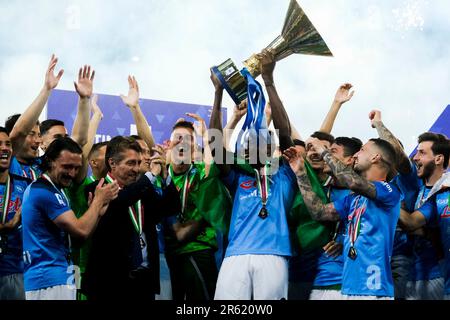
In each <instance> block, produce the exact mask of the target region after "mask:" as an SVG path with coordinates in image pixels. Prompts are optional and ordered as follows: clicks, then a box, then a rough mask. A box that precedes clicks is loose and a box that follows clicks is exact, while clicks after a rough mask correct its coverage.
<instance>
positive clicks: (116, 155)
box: [105, 136, 142, 171]
mask: <svg viewBox="0 0 450 320" xmlns="http://www.w3.org/2000/svg"><path fill="white" fill-rule="evenodd" d="M128 149H131V150H134V151H136V152H138V153H142V148H141V146H140V145H139V143H138V142H137V141H136V140H133V139H130V138H129V137H122V136H117V137H114V138H112V139H111V140H110V141H109V142H108V144H107V146H106V154H105V164H106V168H107V169H108V171H109V170H111V167H110V165H109V159H114V160H115V161H117V162H120V161H121V160H122V159H123V156H122V153H123V152H125V151H126V150H128Z"/></svg>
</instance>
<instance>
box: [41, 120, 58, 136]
mask: <svg viewBox="0 0 450 320" xmlns="http://www.w3.org/2000/svg"><path fill="white" fill-rule="evenodd" d="M54 126H63V127H64V122H63V121H61V120H57V119H47V120H44V121H42V122H41V125H40V126H39V130H41V136H43V135H44V134H46V133H47V132H48V130H50V129H51V128H52V127H54Z"/></svg>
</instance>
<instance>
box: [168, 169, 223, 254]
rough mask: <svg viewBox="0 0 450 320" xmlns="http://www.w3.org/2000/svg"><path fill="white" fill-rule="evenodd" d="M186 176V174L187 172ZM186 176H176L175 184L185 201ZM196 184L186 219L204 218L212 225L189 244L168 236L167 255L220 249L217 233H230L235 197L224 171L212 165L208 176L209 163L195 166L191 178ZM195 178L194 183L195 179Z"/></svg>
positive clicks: (193, 184)
mask: <svg viewBox="0 0 450 320" xmlns="http://www.w3.org/2000/svg"><path fill="white" fill-rule="evenodd" d="M185 174H186V173H185ZM185 174H181V175H173V176H172V181H173V183H174V184H175V186H176V187H177V189H178V190H179V192H180V199H181V200H182V192H183V186H184V184H185V181H186V176H185ZM188 179H189V181H192V183H191V186H190V189H189V192H188V196H187V205H186V209H185V212H184V213H183V218H184V220H185V221H188V220H199V219H200V218H203V219H204V220H206V222H207V223H208V226H207V227H206V228H205V229H204V230H203V231H202V232H201V233H200V234H199V235H197V237H196V238H195V239H193V240H192V241H189V242H187V243H179V242H178V241H177V240H176V239H175V238H174V236H173V235H172V234H170V233H166V235H165V242H166V253H168V254H183V253H189V252H195V251H200V250H206V249H212V250H217V239H216V230H219V231H220V232H221V233H222V234H227V232H228V228H229V223H230V217H231V197H230V194H229V192H228V190H227V189H226V188H225V186H224V185H223V184H222V181H221V180H220V171H219V169H218V168H217V166H216V165H215V164H214V163H212V164H211V166H210V170H209V174H208V176H206V171H205V164H204V163H195V164H193V165H192V167H191V170H190V171H189V176H188ZM191 179H192V180H191Z"/></svg>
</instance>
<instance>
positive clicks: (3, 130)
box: [0, 127, 9, 136]
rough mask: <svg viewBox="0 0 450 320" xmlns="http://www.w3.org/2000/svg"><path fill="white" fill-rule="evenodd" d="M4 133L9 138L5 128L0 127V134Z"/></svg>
mask: <svg viewBox="0 0 450 320" xmlns="http://www.w3.org/2000/svg"><path fill="white" fill-rule="evenodd" d="M2 132H3V133H6V135H8V136H9V132H8V130H6V128H5V127H0V133H2Z"/></svg>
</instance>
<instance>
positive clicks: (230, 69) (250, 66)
mask: <svg viewBox="0 0 450 320" xmlns="http://www.w3.org/2000/svg"><path fill="white" fill-rule="evenodd" d="M266 49H268V50H270V51H271V52H272V53H273V54H274V57H275V61H279V60H281V59H283V58H286V57H287V56H289V55H291V54H293V53H300V54H309V55H318V56H333V54H332V53H331V51H330V49H328V46H327V45H326V43H325V41H324V40H323V39H322V37H321V36H320V34H319V32H318V31H317V30H316V28H315V27H314V26H313V24H312V23H311V21H310V20H309V19H308V17H307V16H306V14H305V13H304V12H303V10H302V8H300V6H299V4H298V3H297V1H296V0H291V2H290V4H289V8H288V11H287V13H286V18H285V19H284V26H283V30H282V31H281V35H279V36H278V37H277V38H276V39H275V40H273V41H272V42H271V43H270V44H269V45H268V46H267V48H266ZM243 63H244V66H245V68H247V70H248V72H249V73H250V74H251V75H252V77H253V78H256V77H257V76H259V75H260V74H261V64H260V61H259V60H258V58H257V57H256V55H255V54H253V55H252V56H251V57H250V58H248V59H247V60H245V61H244V62H243ZM211 70H212V71H213V72H214V74H215V75H216V77H217V78H218V79H219V81H220V82H221V83H222V86H223V87H224V88H225V90H227V92H228V94H229V95H230V96H231V98H232V99H233V101H234V102H235V103H236V104H239V103H240V102H241V101H243V100H244V99H245V98H246V97H247V83H246V80H245V78H244V76H243V75H242V74H241V72H240V71H239V70H238V68H237V67H236V65H235V64H234V63H233V61H232V60H231V59H228V60H226V61H225V62H224V63H222V64H220V65H219V66H215V67H212V68H211Z"/></svg>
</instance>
